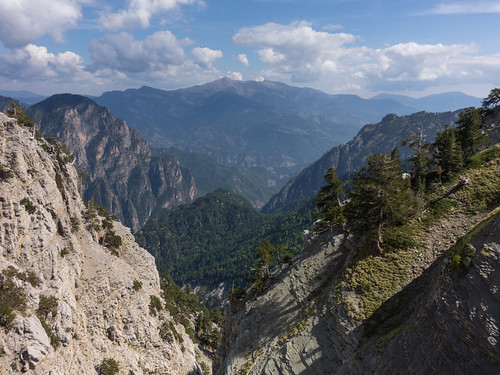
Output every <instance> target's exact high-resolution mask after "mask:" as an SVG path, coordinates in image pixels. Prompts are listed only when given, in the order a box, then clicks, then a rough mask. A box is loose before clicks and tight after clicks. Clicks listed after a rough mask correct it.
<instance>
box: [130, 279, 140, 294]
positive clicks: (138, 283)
mask: <svg viewBox="0 0 500 375" xmlns="http://www.w3.org/2000/svg"><path fill="white" fill-rule="evenodd" d="M132 287H133V288H134V290H135V291H136V292H137V291H139V290H141V288H142V283H141V282H140V281H139V280H134V285H133V286H132Z"/></svg>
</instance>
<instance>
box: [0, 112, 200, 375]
mask: <svg viewBox="0 0 500 375" xmlns="http://www.w3.org/2000/svg"><path fill="white" fill-rule="evenodd" d="M30 135H31V132H30V131H29V130H28V129H26V128H23V127H21V126H19V125H18V124H17V123H16V121H15V120H13V119H9V118H7V117H6V116H5V115H3V114H0V145H1V147H0V166H1V170H0V172H1V173H0V179H1V180H0V285H1V288H0V292H1V293H0V298H1V299H2V301H1V302H2V303H1V305H2V308H1V309H0V353H1V354H0V368H1V371H0V372H1V373H2V374H17V373H20V372H21V371H22V372H26V371H30V373H33V374H52V375H55V374H60V375H64V374H96V369H99V368H100V367H101V366H103V365H106V364H108V365H110V364H112V361H111V360H115V361H117V363H118V366H119V369H120V370H119V371H120V372H119V374H150V373H151V374H152V373H155V374H195V373H198V365H197V363H196V358H195V346H194V345H193V343H192V341H191V340H190V338H189V337H188V336H187V335H186V334H185V332H184V329H183V327H182V326H180V325H177V324H175V323H174V322H173V321H172V319H171V317H170V316H169V315H168V313H167V312H165V311H164V310H162V311H161V312H157V313H156V314H153V315H152V314H151V312H150V303H151V296H158V297H159V296H160V295H161V290H160V281H159V276H158V273H157V271H156V268H155V263H154V259H153V257H152V256H151V255H150V254H148V253H147V252H146V251H145V250H144V249H142V248H140V247H139V246H138V245H137V244H136V243H135V240H134V238H133V236H132V235H131V233H130V230H129V229H127V228H125V227H123V226H122V225H121V224H119V223H118V222H113V223H112V229H113V230H114V232H115V234H116V235H118V236H120V238H121V241H122V244H121V245H120V246H119V247H118V248H117V249H116V250H114V251H113V252H114V253H115V255H114V254H113V253H112V251H110V250H108V249H107V248H106V247H103V246H102V245H101V244H100V243H99V242H98V240H99V239H102V231H103V229H102V228H96V227H92V225H91V223H90V222H89V219H88V215H87V213H88V212H87V209H86V208H85V206H84V204H83V202H82V199H81V197H80V194H79V192H78V186H77V185H78V182H77V181H78V176H77V172H76V170H75V169H74V167H73V166H71V165H70V163H68V162H67V160H65V157H64V155H63V154H61V151H60V150H59V149H58V148H57V147H54V146H53V145H51V144H49V143H47V142H46V141H45V140H43V139H41V138H38V139H37V137H34V138H31V137H30ZM98 218H99V217H98ZM101 242H102V241H101ZM169 322H170V323H169ZM169 324H173V326H174V327H175V328H176V330H177V332H179V335H180V337H182V338H183V343H182V344H181V343H180V342H179V340H180V339H179V336H178V337H176V338H175V339H170V340H169V339H168V338H165V337H166V336H165V335H162V334H161V330H162V329H163V330H164V329H165V325H169ZM162 337H163V338H162Z"/></svg>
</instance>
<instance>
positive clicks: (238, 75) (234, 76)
mask: <svg viewBox="0 0 500 375" xmlns="http://www.w3.org/2000/svg"><path fill="white" fill-rule="evenodd" d="M226 77H228V78H231V79H234V80H235V81H243V75H242V74H241V73H240V72H227V74H226Z"/></svg>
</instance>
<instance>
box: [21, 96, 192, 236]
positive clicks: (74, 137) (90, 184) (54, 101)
mask: <svg viewBox="0 0 500 375" xmlns="http://www.w3.org/2000/svg"><path fill="white" fill-rule="evenodd" d="M28 113H29V115H30V116H31V117H32V118H33V119H34V120H35V122H36V124H37V126H39V128H40V131H41V132H42V134H43V135H44V136H47V137H56V138H57V139H59V140H61V141H63V142H64V143H65V144H67V146H68V149H69V150H70V151H71V152H72V153H73V154H74V156H75V157H76V162H75V166H76V168H77V169H78V171H80V172H82V173H83V174H84V176H85V177H84V178H85V183H81V185H80V186H81V188H82V189H83V196H84V198H85V199H87V200H89V199H90V198H91V197H94V198H95V199H96V201H97V202H98V203H99V204H101V205H103V206H105V207H106V208H107V209H108V210H109V211H110V212H111V213H113V214H114V215H116V217H117V218H118V219H120V220H121V221H122V222H123V223H124V224H125V225H126V226H128V227H130V228H132V230H134V231H135V230H137V229H139V227H141V226H142V225H143V224H144V223H145V222H146V221H147V219H148V218H149V217H150V215H151V214H152V212H153V211H154V210H156V209H161V208H171V207H174V206H177V205H179V204H182V203H186V202H190V201H192V200H193V199H194V197H195V194H196V188H195V186H194V180H193V178H192V176H191V174H190V173H189V171H188V170H187V169H185V168H183V167H182V166H181V165H180V163H179V161H178V160H177V158H176V157H174V156H170V155H161V156H158V157H154V156H152V155H151V151H150V149H149V146H148V144H147V142H146V140H145V139H144V138H143V137H142V136H141V135H140V134H139V133H138V132H137V131H136V130H134V129H132V128H130V127H129V126H128V125H127V124H126V123H125V122H124V121H123V120H120V119H117V118H116V117H114V116H113V115H112V114H111V113H110V112H109V111H108V110H107V109H106V108H104V107H101V106H99V105H97V104H96V103H95V102H93V101H92V100H90V99H88V98H85V97H83V96H79V95H70V94H60V95H54V96H52V97H50V98H48V99H46V100H44V101H42V102H40V103H38V104H36V105H34V106H32V107H30V108H29V110H28ZM82 177H83V176H82Z"/></svg>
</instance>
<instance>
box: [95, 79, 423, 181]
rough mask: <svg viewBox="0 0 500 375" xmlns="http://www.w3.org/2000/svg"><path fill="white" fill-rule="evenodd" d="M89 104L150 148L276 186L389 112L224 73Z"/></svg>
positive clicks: (383, 104) (379, 105)
mask: <svg viewBox="0 0 500 375" xmlns="http://www.w3.org/2000/svg"><path fill="white" fill-rule="evenodd" d="M96 101H97V102H98V103H99V104H101V105H104V106H106V107H108V108H110V110H111V111H112V112H113V113H114V114H115V115H116V116H118V117H120V118H123V119H125V120H126V121H127V123H128V124H129V125H130V126H133V127H134V128H136V129H138V130H139V131H140V132H141V133H142V134H143V135H144V137H145V138H146V139H147V140H148V142H149V143H150V145H151V146H153V147H175V148H179V149H181V150H183V151H188V152H199V153H203V154H208V155H210V156H211V157H213V158H214V159H216V160H218V161H220V162H222V163H225V164H229V165H239V166H243V167H247V168H255V167H257V168H266V169H268V170H269V171H270V172H271V173H272V175H273V179H272V181H271V184H270V186H272V185H274V184H281V183H283V182H284V181H286V180H287V179H288V178H289V177H290V176H291V175H293V174H295V173H297V172H298V171H300V170H301V169H302V168H303V167H305V166H306V165H308V164H309V163H311V162H312V161H314V160H316V159H317V158H318V157H320V156H321V154H322V153H323V152H325V151H326V150H328V149H329V148H331V147H332V145H336V144H340V143H342V142H345V141H347V140H348V139H350V138H351V137H352V136H353V135H354V134H355V133H356V131H357V130H358V129H359V128H360V127H361V126H362V124H365V123H367V122H371V121H378V120H379V119H380V118H382V116H384V115H385V114H386V113H389V112H396V113H405V114H406V113H411V112H413V111H414V109H413V108H409V107H405V106H403V105H401V104H399V103H397V102H395V101H393V100H390V99H388V100H382V101H380V100H374V101H370V100H365V99H361V98H359V97H356V96H352V95H350V96H347V95H346V96H335V95H327V94H325V93H323V92H320V91H317V90H311V89H299V88H296V87H291V86H287V85H284V84H281V83H277V82H269V81H264V82H241V81H232V80H230V79H227V78H224V79H221V80H218V81H215V82H212V83H208V84H205V85H201V86H195V87H191V88H187V89H181V90H173V91H163V90H158V89H153V88H150V87H142V88H140V89H129V90H125V91H123V92H119V91H113V92H107V93H104V94H103V95H102V96H101V97H99V98H96Z"/></svg>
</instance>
